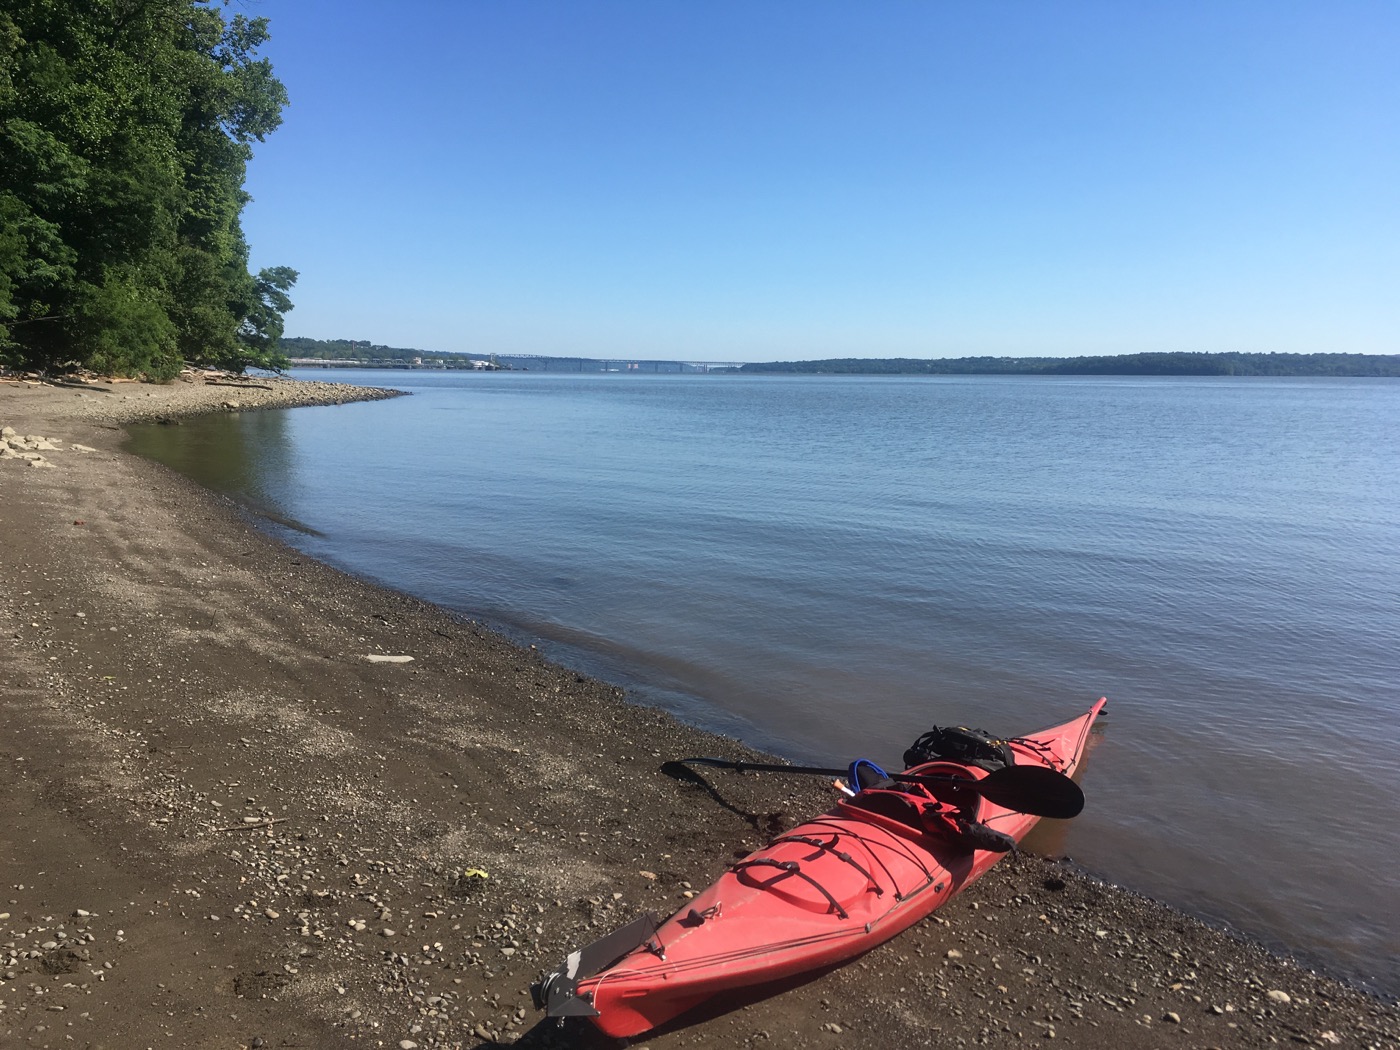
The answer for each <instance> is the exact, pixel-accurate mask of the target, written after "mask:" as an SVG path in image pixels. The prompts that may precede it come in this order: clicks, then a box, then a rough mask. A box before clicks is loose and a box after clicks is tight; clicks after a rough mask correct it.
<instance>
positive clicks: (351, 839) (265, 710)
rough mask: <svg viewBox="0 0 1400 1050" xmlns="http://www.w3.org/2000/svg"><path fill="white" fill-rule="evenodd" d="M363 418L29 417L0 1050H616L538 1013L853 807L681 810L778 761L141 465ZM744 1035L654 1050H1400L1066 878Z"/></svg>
mask: <svg viewBox="0 0 1400 1050" xmlns="http://www.w3.org/2000/svg"><path fill="white" fill-rule="evenodd" d="M386 379H389V380H391V377H390V376H388V375H386ZM225 383H230V384H235V385H223V384H225ZM264 388H271V389H264ZM362 396H379V395H378V394H376V393H374V392H358V391H354V390H352V389H350V388H346V387H343V386H334V385H329V384H316V383H304V382H296V383H292V382H289V381H281V380H266V381H264V380H257V381H254V382H252V383H238V382H237V381H234V380H230V379H219V380H218V381H217V382H216V383H209V382H206V381H205V380H204V379H203V378H195V379H192V380H188V381H182V382H177V383H174V384H171V385H169V386H160V387H147V386H143V385H138V384H96V385H81V386H49V385H41V384H28V383H22V382H13V381H3V382H0V426H6V425H8V426H11V427H13V428H14V430H15V431H16V432H17V436H23V435H33V436H42V437H45V438H48V439H50V441H49V442H48V443H49V444H51V445H55V446H57V447H56V448H52V449H35V450H27V449H26V450H22V451H21V455H22V454H23V451H33V452H34V453H35V454H37V455H40V456H42V457H44V463H45V464H46V465H44V466H40V467H33V466H31V465H30V464H29V461H27V460H25V459H23V458H19V456H18V455H17V456H12V457H6V458H3V459H0V537H3V542H0V712H2V713H3V714H2V717H3V725H4V732H3V735H0V778H3V790H4V798H5V800H6V819H5V820H4V821H0V869H3V876H4V877H3V880H0V881H3V892H0V1045H4V1046H24V1047H28V1046H35V1047H44V1046H49V1047H55V1048H57V1047H106V1048H109V1050H119V1048H126V1047H146V1046H166V1047H192V1048H204V1047H208V1048H215V1047H218V1048H230V1047H240V1046H266V1047H280V1046H289V1047H290V1046H296V1047H327V1048H329V1047H354V1046H365V1047H379V1046H384V1047H404V1048H408V1047H409V1046H410V1045H411V1044H412V1045H416V1046H418V1047H455V1046H477V1045H482V1044H483V1043H484V1044H486V1045H492V1044H510V1043H516V1044H518V1045H525V1046H539V1047H545V1046H581V1047H590V1046H610V1045H616V1044H614V1043H613V1041H611V1040H607V1039H604V1038H602V1037H601V1036H598V1035H596V1034H595V1033H593V1031H592V1030H591V1029H590V1028H589V1027H587V1026H586V1025H577V1026H575V1025H573V1024H571V1025H570V1026H567V1027H564V1028H558V1027H556V1026H555V1025H554V1023H553V1022H552V1021H543V1020H542V1019H541V1017H540V1015H539V1014H538V1013H536V1011H535V1010H534V1009H533V1007H532V1005H531V1003H530V998H529V994H528V987H529V985H530V983H531V982H532V981H533V980H535V979H536V978H537V977H538V976H539V974H540V972H541V971H542V970H545V969H551V968H553V967H554V966H556V965H557V964H558V963H559V961H560V960H561V959H562V957H563V956H564V955H565V954H566V953H567V952H568V951H570V950H572V949H574V948H577V947H581V946H582V945H584V944H586V943H588V942H589V941H591V940H593V939H595V938H596V937H598V936H600V935H602V934H603V933H606V932H608V931H609V930H610V929H612V928H613V927H615V926H618V925H621V924H622V923H624V922H626V921H627V920H629V919H630V918H631V917H633V916H634V915H635V914H637V913H638V912H640V911H644V910H653V911H656V912H658V913H660V914H666V913H669V912H670V911H673V910H675V909H676V908H678V907H680V906H682V905H683V903H684V901H685V899H686V894H687V893H690V892H693V890H695V889H699V888H700V887H702V886H704V885H705V884H707V883H708V882H709V881H710V880H712V879H713V878H714V877H715V876H717V875H718V874H719V872H720V871H722V870H723V869H724V867H725V866H726V865H727V864H728V863H730V862H731V861H732V860H733V858H734V857H735V855H736V854H742V853H743V852H745V851H748V850H751V849H753V848H755V847H756V846H759V845H761V844H762V843H763V842H764V841H765V840H766V838H767V837H768V836H770V835H771V834H772V833H773V832H774V831H776V830H778V829H780V828H784V827H787V826H790V825H791V824H793V823H795V822H797V821H798V820H800V819H802V818H803V817H805V816H808V815H810V814H812V813H815V812H817V811H819V810H821V809H824V808H826V807H827V806H828V805H829V804H830V802H831V798H830V793H829V790H827V789H824V788H823V787H821V786H820V784H816V785H813V784H808V783H805V782H796V781H791V780H788V779H786V778H782V777H777V776H773V777H762V776H756V775H747V776H735V775H730V774H724V773H716V774H714V775H713V776H711V777H709V778H708V779H709V782H710V784H711V785H712V787H713V791H708V792H707V791H706V790H704V789H702V788H699V787H696V786H694V785H687V784H682V783H679V782H677V781H676V780H673V779H671V778H669V777H667V776H665V775H663V774H662V773H660V772H659V768H658V767H659V766H660V765H661V763H662V762H663V761H665V760H666V759H669V758H675V757H680V756H684V755H696V754H715V755H724V756H729V757H735V758H739V757H746V756H747V757H751V758H756V757H758V756H756V755H754V754H753V753H752V752H750V751H748V750H747V749H745V748H744V747H742V746H741V745H739V744H737V743H735V742H733V741H729V740H724V739H721V738H718V737H714V736H710V735H708V734H705V733H702V732H700V731H699V730H696V729H693V728H690V727H687V726H684V725H681V724H679V723H677V722H676V721H675V720H674V719H672V718H671V717H670V716H668V715H666V714H664V713H661V712H657V711H654V710H650V709H647V708H643V707H638V706H634V705H632V704H629V703H628V702H627V700H626V697H625V696H624V695H623V694H622V692H621V690H619V689H617V688H615V687H613V686H611V685H609V684H607V683H603V682H598V681H594V680H591V679H588V678H586V677H584V676H582V675H579V674H576V673H574V672H573V671H571V670H570V669H568V668H564V667H559V666H555V665H552V664H550V663H548V662H547V661H545V660H544V659H543V658H541V657H540V656H539V654H538V653H536V652H534V651H533V650H530V649H522V648H520V647H518V646H515V645H512V644H511V643H509V642H507V641H506V640H504V639H503V638H500V637H499V636H496V635H494V634H492V633H491V632H489V631H488V630H486V629H484V628H483V627H482V626H481V625H479V624H476V623H473V622H471V621H468V620H464V619H461V618H459V617H456V616H453V615H451V614H449V613H447V612H445V611H444V610H441V609H438V608H436V607H433V606H430V605H427V604H425V603H422V602H419V601H417V600H415V599H412V598H409V597H406V596H404V595H401V594H396V593H393V592H389V591H385V590H382V589H379V588H376V587H373V586H371V585H369V584H366V583H364V582H361V581H359V580H356V579H353V578H351V577H348V576H346V575H344V574H342V573H339V572H337V571H335V570H333V569H331V568H329V567H327V566H324V565H321V564H319V563H317V562H315V561H312V560H310V559H308V558H306V557H305V556H303V555H301V554H299V553H297V552H296V551H294V550H291V549H289V548H287V547H285V546H283V545H281V544H280V543H278V542H276V541H275V540H273V539H271V538H269V537H268V536H266V535H265V534H263V533H261V532H259V531H258V530H257V529H256V528H254V527H253V526H252V525H251V524H249V522H248V521H247V520H246V519H245V518H244V517H243V516H241V515H240V513H239V512H238V509H237V508H236V507H235V506H234V505H232V504H231V503H230V502H228V501H227V500H225V499H224V498H223V497H220V496H217V495H214V494H211V493H209V492H206V491H204V490H202V489H200V488H198V487H197V486H195V485H193V484H192V483H190V482H188V481H187V480H185V479H183V478H181V477H179V476H177V475H175V474H173V473H171V472H170V471H167V470H165V469H164V468H162V467H160V466H158V465H156V464H152V463H149V462H146V461H144V460H141V459H139V458H136V457H133V456H130V455H127V454H125V453H123V452H122V451H121V444H122V436H123V435H122V431H121V429H120V428H121V426H122V425H123V424H125V423H128V422H132V421H136V420H145V419H167V420H172V421H175V420H178V418H179V417H180V416H182V415H187V414H191V413H198V412H205V411H229V410H248V409H251V408H257V407H276V406H279V405H293V404H297V405H300V404H318V403H336V402H341V401H345V400H349V399H358V398H360V397H362ZM333 410H334V409H331V408H326V409H324V411H333ZM54 439H57V440H54ZM16 443H17V444H18V442H16ZM75 446H82V447H83V448H85V449H89V450H90V451H83V449H82V448H78V447H75ZM375 656H380V657H382V656H411V657H412V658H413V659H412V660H411V661H408V662H386V661H378V660H372V659H370V657H375ZM1090 700H1092V697H1086V700H1085V706H1087V704H1088V702H1089V701H1090ZM1109 710H1110V718H1111V717H1112V704H1111V698H1110V708H1109ZM1075 713H1077V712H1073V711H1066V712H1064V715H1065V717H1069V716H1071V715H1073V714H1075ZM1091 761H1092V760H1091ZM1088 804H1089V805H1090V806H1092V805H1093V804H1094V799H1093V795H1092V791H1091V793H1090V797H1089V803H1088ZM477 871H480V872H484V873H485V874H486V877H485V878H482V877H481V876H480V875H477V874H466V873H467V872H477ZM766 991H768V990H765V992H766ZM719 1005H721V1006H722V1007H724V1009H717V1010H713V1011H709V1012H708V1013H707V1014H705V1015H703V1016H693V1017H690V1018H686V1019H684V1023H681V1024H678V1025H676V1026H673V1027H671V1028H669V1029H667V1030H665V1031H663V1032H660V1033H654V1034H653V1035H651V1036H650V1037H648V1038H645V1039H639V1040H636V1041H635V1044H636V1045H645V1046H649V1047H654V1048H657V1050H661V1048H667V1047H678V1046H690V1045H712V1046H725V1047H728V1046H738V1045H765V1044H766V1045H769V1046H774V1047H826V1046H831V1047H844V1046H848V1045H850V1042H851V1040H853V1039H854V1040H859V1041H860V1042H861V1043H862V1044H866V1045H875V1046H883V1047H892V1048H902V1047H920V1046H938V1047H943V1046H963V1045H968V1046H970V1045H993V1046H995V1045H1015V1044H1018V1043H1024V1042H1025V1041H1027V1040H1045V1039H1057V1040H1064V1041H1067V1042H1068V1043H1069V1045H1072V1046H1083V1047H1089V1048H1100V1047H1101V1048H1108V1047H1120V1046H1135V1047H1158V1046H1162V1047H1196V1048H1200V1047H1211V1046H1214V1047H1221V1048H1226V1047H1256V1046H1258V1047H1263V1046H1277V1045H1279V1044H1288V1043H1297V1044H1301V1045H1320V1046H1341V1047H1394V1046H1397V1045H1400V1010H1397V1009H1396V1008H1395V1006H1394V1005H1393V1004H1389V1003H1385V1002H1382V1001H1380V1000H1377V999H1375V998H1372V997H1369V996H1367V995H1365V994H1362V993H1361V992H1358V991H1356V990H1353V989H1351V988H1348V987H1346V986H1344V985H1342V984H1339V983H1337V982H1335V981H1332V980H1329V979H1327V978H1326V977H1322V976H1319V975H1316V974H1313V973H1310V972H1308V971H1306V970H1305V969H1303V968H1300V967H1299V966H1297V965H1295V964H1293V963H1292V962H1290V961H1289V960H1286V959H1281V958H1278V957H1275V956H1272V955H1270V954H1269V953H1267V952H1265V951H1264V950H1262V949H1261V948H1259V947H1258V946H1255V945H1252V944H1250V943H1248V942H1245V941H1242V940H1240V939H1237V938H1234V937H1232V936H1230V935H1228V934H1227V933H1224V932H1221V931H1218V930H1214V929H1210V928H1208V927H1206V926H1204V925H1202V924H1200V923H1198V922H1196V921H1194V920H1193V919H1191V918H1189V917H1187V916H1183V915H1181V914H1179V913H1176V912H1173V911H1171V910H1170V909H1167V908H1165V907H1162V906H1160V905H1157V904H1155V903H1153V902H1151V901H1147V900H1144V899H1142V898H1140V897H1138V896H1136V895H1133V894H1131V893H1128V892H1125V891H1123V890H1121V889H1117V888H1114V887H1111V886H1108V885H1105V884H1103V883H1101V882H1099V881H1096V880H1094V879H1092V878H1089V877H1086V876H1084V875H1082V874H1081V873H1079V872H1077V871H1076V870H1075V869H1074V868H1073V867H1072V865H1069V864H1066V863H1062V862H1058V861H1056V860H1049V859H1041V858H1034V857H1022V858H1013V859H1008V860H1006V861H1004V862H1003V863H1002V864H1000V865H998V866H997V868H995V869H993V873H992V874H991V875H990V876H988V877H987V878H986V879H984V880H983V881H982V882H980V883H978V884H977V885H976V886H974V887H973V888H972V889H971V890H969V891H968V892H967V893H966V894H964V895H963V896H962V897H960V898H958V899H957V900H955V901H954V902H953V903H951V904H950V905H949V906H948V907H947V908H945V909H944V910H942V911H941V912H940V913H938V915H937V916H936V917H935V918H934V919H932V920H929V921H927V922H925V923H923V924H921V925H920V926H918V927H916V928H915V929H913V930H911V931H909V932H907V933H905V934H903V935H901V936H900V937H897V938H896V939H895V940H893V941H891V942H890V943H888V944H886V945H884V946H883V947H881V948H879V949H877V950H876V951H874V952H871V953H870V954H869V955H867V956H865V957H864V958H863V959H861V960H859V961H857V962H855V963H853V964H851V965H848V966H845V967H842V968H840V969H838V970H836V971H834V972H832V973H829V974H826V975H823V976H821V977H818V978H816V979H814V980H811V981H809V982H807V983H805V984H801V985H799V986H797V987H793V988H788V989H786V990H783V991H781V992H779V993H777V994H763V995H757V996H755V997H754V998H752V999H751V1000H750V1001H748V1002H744V1003H725V1004H719Z"/></svg>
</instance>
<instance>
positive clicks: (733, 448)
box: [133, 371, 1400, 994]
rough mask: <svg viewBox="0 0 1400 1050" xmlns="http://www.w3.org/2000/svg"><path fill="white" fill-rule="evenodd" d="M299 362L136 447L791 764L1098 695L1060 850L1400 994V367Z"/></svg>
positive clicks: (319, 553)
mask: <svg viewBox="0 0 1400 1050" xmlns="http://www.w3.org/2000/svg"><path fill="white" fill-rule="evenodd" d="M304 377H305V378H323V379H324V378H331V379H337V380H343V381H347V382H358V383H364V384H368V385H380V386H394V387H398V388H400V389H405V390H410V391H412V393H413V394H414V396H413V397H407V398H399V399H396V400H393V401H387V402H377V403H370V404H358V405H348V406H343V407H337V408H334V409H327V408H316V409H299V410H295V411H288V412H269V413H250V414H246V415H242V416H232V417H219V418H212V419H209V420H206V421H201V422H199V423H197V424H195V425H186V426H182V427H178V428H166V427H147V428H137V429H136V430H135V431H134V433H133V446H134V448H135V450H136V451H138V452H141V453H144V454H147V455H151V456H154V457H156V458H158V459H161V460H164V461H166V462H168V463H170V464H171V465H173V466H175V467H177V468H179V469H181V470H183V471H186V472H188V473H190V474H192V475H194V476H195V477H197V478H198V479H200V480H202V481H204V482H205V483H207V484H210V485H212V486H215V487H219V488H222V489H225V490H228V491H232V492H235V493H237V494H240V495H241V496H242V497H243V498H244V499H246V500H247V501H249V502H250V503H251V504H253V505H254V506H255V507H258V508H261V509H262V510H264V511H266V512H269V513H270V514H271V515H273V516H274V517H276V518H279V519H281V520H283V521H284V522H291V523H294V524H297V526H298V527H296V528H282V529H280V531H281V532H282V533H283V535H284V537H285V538H287V539H289V540H290V542H292V543H294V544H296V545H297V546H299V547H301V548H303V549H304V550H306V551H307V552H308V553H310V554H312V555H315V556H316V557H319V558H322V559H324V560H326V561H329V562H332V563H334V564H336V565H339V566H341V567H343V568H346V569H349V570H350V571H352V572H355V573H358V574H360V575H362V576H366V577H370V578H372V579H375V580H378V581H380V582H383V583H386V584H389V585H391V586H393V587H396V588H399V589H402V590H406V591H410V592H413V593H415V594H418V595H420V596H422V597H424V598H427V599H429V600H431V601H434V602H437V603H440V604H442V605H445V606H448V607H451V608H453V609H456V610H459V611H461V612H463V613H467V614H470V615H472V616H475V617H478V618H481V619H484V620H486V621H488V622H492V623H495V624H497V625H501V626H503V627H505V628H506V629H507V630H508V631H510V632H513V633H514V634H515V635H516V636H517V637H519V638H528V639H529V640H532V641H539V642H542V643H543V647H544V648H545V649H546V651H548V652H550V653H551V655H553V656H555V657H556V658H558V659H561V660H563V661H565V662H568V663H570V664H572V665H575V666H581V667H583V668H585V669H587V670H590V671H593V672H595V673H597V674H600V675H603V676H605V677H609V678H611V679H612V680H614V681H618V682H620V683H622V684H625V685H627V686H629V688H630V690H631V694H632V696H633V697H634V698H636V699H638V700H640V701H643V702H647V703H654V704H659V705H663V706H666V707H668V708H670V709H672V710H674V711H676V712H677V713H679V714H680V715H681V716H682V717H684V718H686V719H689V720H691V721H694V722H698V723H701V724H703V725H706V726H708V727H711V728H716V729H719V730H721V731H724V732H727V733H730V734H732V735H736V736H740V737H742V738H744V739H745V740H747V741H749V742H751V743H754V744H757V745H759V746H762V747H765V748H768V749H770V750H775V751H778V752H780V753H783V754H786V755H788V756H790V757H792V758H795V759H801V760H820V761H822V762H825V763H834V764H844V763H845V762H846V761H848V760H849V759H850V758H852V757H855V756H857V755H865V756H868V757H870V758H873V759H876V760H877V761H883V762H888V763H897V762H898V759H899V756H900V755H901V754H902V752H903V750H904V748H905V747H906V746H908V744H909V743H910V742H911V741H912V740H913V739H914V738H915V737H916V736H918V735H919V733H921V732H922V731H923V730H925V729H927V728H928V727H929V726H930V725H932V724H934V723H938V724H949V723H970V724H973V725H978V726H982V727H984V728H986V729H989V730H992V731H994V732H1003V733H1009V732H1017V731H1027V730H1030V729H1034V728H1038V727H1039V726H1041V725H1045V724H1048V723H1050V722H1054V721H1059V720H1061V719H1063V718H1068V717H1070V716H1072V715H1074V714H1077V713H1079V712H1081V711H1083V710H1084V709H1085V708H1087V707H1088V705H1089V704H1090V703H1091V702H1092V701H1093V700H1094V699H1095V698H1097V697H1098V696H1100V695H1106V696H1108V697H1109V701H1110V703H1109V718H1108V721H1107V723H1106V726H1105V728H1104V731H1103V732H1102V734H1101V735H1100V736H1099V738H1098V743H1097V746H1096V747H1095V749H1094V752H1093V755H1092V758H1091V759H1090V760H1089V762H1088V764H1087V768H1086V771H1085V774H1084V778H1083V782H1084V787H1085V790H1086V793H1087V795H1088V799H1089V804H1088V807H1087V809H1086V810H1085V812H1084V814H1083V815H1082V816H1081V817H1080V818H1078V819H1077V820H1075V821H1074V822H1073V823H1072V824H1071V825H1068V826H1061V827H1058V828H1055V829H1052V833H1051V834H1049V835H1045V836H1042V838H1041V843H1040V847H1041V848H1042V849H1044V850H1048V851H1053V852H1056V853H1060V852H1067V853H1069V854H1071V855H1072V856H1073V857H1074V858H1075V860H1076V861H1078V862H1079V863H1080V864H1081V865H1083V866H1085V867H1087V868H1089V869H1090V870H1092V871H1096V872H1098V873H1100V874H1102V875H1104V876H1106V877H1108V878H1110V879H1111V880H1113V881H1115V882H1118V883H1121V884H1123V885H1126V886H1129V887H1131V888H1134V889H1137V890H1139V891H1142V892H1144V893H1147V894H1149V895H1151V896H1154V897H1157V898H1159V899H1162V900H1166V901H1168V902H1170V903H1173V904H1175V905H1177V906H1179V907H1181V908H1184V909H1186V910H1187V911H1190V912H1192V913H1195V914H1197V915H1200V916H1203V917H1205V918H1208V919H1210V920H1214V921H1218V922H1225V923H1228V924H1230V925H1232V926H1233V927H1235V928H1236V929H1239V930H1241V931H1243V932H1245V933H1247V934H1249V935H1251V936H1254V937H1256V938H1259V939H1261V940H1263V941H1264V942H1265V943H1267V944H1269V945H1271V946H1273V947H1275V948H1280V949H1284V950H1288V951H1292V952H1295V953H1297V954H1299V955H1300V956H1301V957H1302V958H1303V959H1304V960H1305V961H1308V962H1313V963H1319V964H1322V965H1325V966H1327V967H1328V968H1330V969H1331V970H1332V971H1333V972H1339V973H1341V974H1342V975H1344V976H1352V977H1355V978H1359V979H1362V980H1364V981H1366V982H1367V983H1368V984H1369V985H1370V986H1371V987H1372V988H1373V989H1377V990H1380V991H1382V992H1386V993H1391V994H1397V993H1400V820H1397V819H1396V817H1395V810H1396V806H1397V800H1400V383H1397V382H1394V381H1385V380H1348V379H1333V380H1312V379H1278V380H1270V379H1199V380H1197V379H1159V378H1144V379H1137V378H1123V377H1108V378H1083V379H1078V378H1040V377H1035V378H1031V377H1024V378H1020V377H1007V378H1002V377H996V378H993V377H986V378H982V377H975V378H922V377H921V378H899V377H891V378H855V377H850V378H848V377H803V378H762V377H753V378H750V377H730V376H722V377H721V376H712V377H706V376H636V375H573V376H565V375H557V374H554V375H547V374H528V373H495V374H491V373H481V374H465V373H444V372H387V371H373V372H338V373H325V372H319V371H318V372H315V373H307V374H306V375H305V376H304Z"/></svg>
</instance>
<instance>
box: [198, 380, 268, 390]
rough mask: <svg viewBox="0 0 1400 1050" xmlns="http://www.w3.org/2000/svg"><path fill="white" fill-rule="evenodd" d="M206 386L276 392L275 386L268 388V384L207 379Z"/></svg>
mask: <svg viewBox="0 0 1400 1050" xmlns="http://www.w3.org/2000/svg"><path fill="white" fill-rule="evenodd" d="M204 385H205V386H236V387H238V388H239V389H240V390H276V389H277V388H276V387H275V386H268V385H267V384H266V383H228V382H224V381H223V380H221V379H206V380H205V381H204Z"/></svg>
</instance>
